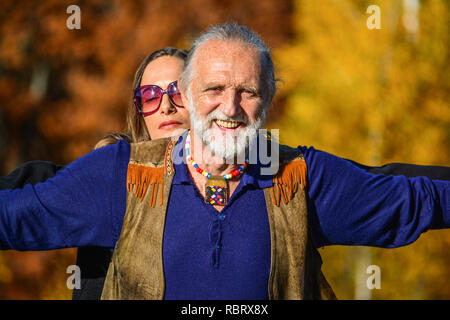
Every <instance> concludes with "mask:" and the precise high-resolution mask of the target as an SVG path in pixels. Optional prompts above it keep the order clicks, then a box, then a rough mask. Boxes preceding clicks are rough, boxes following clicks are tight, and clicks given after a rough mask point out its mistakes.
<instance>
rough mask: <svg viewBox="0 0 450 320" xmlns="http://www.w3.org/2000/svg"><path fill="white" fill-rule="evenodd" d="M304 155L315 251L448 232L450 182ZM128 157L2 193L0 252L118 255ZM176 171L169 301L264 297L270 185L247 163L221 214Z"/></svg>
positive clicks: (74, 167) (96, 155)
mask: <svg viewBox="0 0 450 320" xmlns="http://www.w3.org/2000/svg"><path fill="white" fill-rule="evenodd" d="M180 143H182V141H180ZM300 149H301V150H302V152H303V154H304V156H305V160H306V163H307V167H308V189H307V195H308V202H309V203H308V205H309V220H310V225H311V228H312V233H313V237H314V242H315V244H316V246H317V247H321V246H324V245H331V244H345V245H370V246H378V247H386V248H392V247H398V246H402V245H406V244H409V243H411V242H413V241H415V240H416V239H417V238H418V237H419V236H420V234H421V233H422V232H425V231H426V230H428V229H433V228H434V229H438V228H448V227H449V226H450V201H449V194H450V192H449V189H450V187H449V185H450V183H449V182H445V181H438V180H429V179H427V178H424V177H418V178H410V179H407V178H405V177H403V176H397V177H393V176H383V175H372V174H369V173H367V172H366V171H364V170H362V169H359V168H358V167H356V166H354V165H352V164H351V163H350V162H348V161H345V160H343V159H340V158H338V157H335V156H333V155H330V154H328V153H325V152H321V151H317V150H314V149H313V148H305V147H300ZM181 152H182V151H181ZM129 156H130V146H129V144H128V143H126V142H125V141H120V142H118V143H116V144H114V145H110V146H107V147H104V148H101V149H98V150H96V151H93V152H91V153H89V154H87V155H85V156H83V157H81V158H80V159H78V160H77V161H75V162H73V163H72V164H70V165H69V166H67V167H66V168H64V169H62V170H60V171H58V173H57V175H56V176H55V177H54V178H51V179H49V180H47V181H46V182H43V183H39V184H36V185H35V186H32V185H26V186H25V187H24V188H23V189H16V190H5V191H1V192H0V248H1V249H16V250H48V249H56V248H65V247H79V246H87V245H93V246H104V247H110V248H114V246H115V243H116V242H117V240H118V237H119V235H120V231H121V228H122V221H123V217H124V213H125V208H126V188H125V185H126V172H127V165H128V161H129ZM175 172H176V173H175V177H174V180H173V186H172V191H171V194H170V199H169V204H168V210H167V218H166V224H165V230H164V241H163V262H164V270H165V278H166V292H165V299H266V298H267V283H268V275H269V271H270V234H269V224H268V219H267V213H266V207H265V200H264V194H263V190H262V189H263V188H264V187H268V186H271V183H272V182H271V179H267V177H264V176H261V175H259V170H258V167H257V166H256V165H255V166H252V165H250V166H249V168H248V170H247V171H246V172H245V173H244V175H243V176H242V178H241V182H240V184H239V186H238V188H237V189H236V191H235V192H234V193H233V195H232V197H231V199H230V201H229V204H228V205H227V207H226V208H224V210H223V211H222V212H221V213H218V212H217V211H216V210H214V209H213V207H211V206H209V205H206V204H204V203H203V199H202V197H201V195H200V193H199V192H198V190H197V188H196V187H195V186H194V185H193V184H192V181H191V179H190V177H189V174H188V172H187V168H186V166H185V165H184V164H176V165H175ZM249 204H251V205H249Z"/></svg>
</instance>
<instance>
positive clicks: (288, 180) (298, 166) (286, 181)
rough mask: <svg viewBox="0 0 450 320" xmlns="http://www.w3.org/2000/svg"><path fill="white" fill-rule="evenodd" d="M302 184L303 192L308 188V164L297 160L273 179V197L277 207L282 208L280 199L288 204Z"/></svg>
mask: <svg viewBox="0 0 450 320" xmlns="http://www.w3.org/2000/svg"><path fill="white" fill-rule="evenodd" d="M299 184H301V188H302V190H303V189H305V186H306V162H305V160H295V161H292V162H289V163H288V164H286V165H285V166H284V167H283V168H282V169H281V171H280V172H279V173H278V174H277V175H276V176H275V177H274V178H273V187H272V196H273V202H274V203H275V205H276V206H277V207H279V206H280V199H281V198H282V199H283V202H284V203H285V204H287V203H288V202H289V200H290V199H292V198H293V197H294V194H295V192H297V190H298V185H299ZM275 189H276V191H275Z"/></svg>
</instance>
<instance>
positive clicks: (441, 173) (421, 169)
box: [346, 159, 450, 181]
mask: <svg viewBox="0 0 450 320" xmlns="http://www.w3.org/2000/svg"><path fill="white" fill-rule="evenodd" d="M346 160H347V161H350V162H351V163H352V164H354V165H355V166H357V167H358V168H361V169H363V170H365V171H367V172H370V173H373V174H384V175H393V176H399V175H403V176H405V177H408V178H412V177H419V176H422V177H427V178H429V179H432V180H446V181H449V180H450V168H449V167H442V166H421V165H417V164H408V163H389V164H385V165H383V166H380V167H370V166H366V165H363V164H360V163H358V162H355V161H353V160H348V159H346Z"/></svg>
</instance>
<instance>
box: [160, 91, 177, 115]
mask: <svg viewBox="0 0 450 320" xmlns="http://www.w3.org/2000/svg"><path fill="white" fill-rule="evenodd" d="M160 111H161V112H162V113H164V114H171V113H174V112H176V108H175V106H174V105H173V104H172V103H171V102H170V100H169V95H168V94H167V93H165V94H164V95H163V96H162V98H161V106H160Z"/></svg>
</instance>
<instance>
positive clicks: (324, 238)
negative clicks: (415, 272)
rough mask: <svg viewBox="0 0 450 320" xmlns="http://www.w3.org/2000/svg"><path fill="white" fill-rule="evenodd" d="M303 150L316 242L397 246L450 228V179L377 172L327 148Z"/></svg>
mask: <svg viewBox="0 0 450 320" xmlns="http://www.w3.org/2000/svg"><path fill="white" fill-rule="evenodd" d="M301 149H302V151H303V153H304V155H305V159H306V163H307V166H308V205H309V211H310V223H311V227H312V231H313V234H314V241H315V243H316V246H318V247H321V246H324V245H332V244H341V245H368V246H377V247H384V248H393V247H399V246H404V245H407V244H409V243H411V242H413V241H415V240H416V239H417V238H418V237H419V236H420V234H421V233H423V232H425V231H427V230H429V229H440V228H449V227H450V182H448V181H442V180H431V179H428V178H426V177H414V178H406V177H405V176H384V175H381V174H378V175H375V174H371V173H369V172H367V171H366V170H363V169H361V168H359V167H357V166H355V165H353V164H352V163H351V162H349V161H347V160H344V159H341V158H338V157H336V156H333V155H331V154H328V153H326V152H322V151H316V150H314V149H313V148H308V149H307V148H301Z"/></svg>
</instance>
